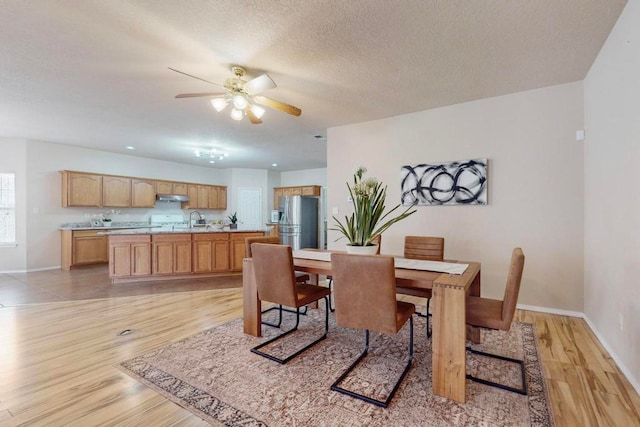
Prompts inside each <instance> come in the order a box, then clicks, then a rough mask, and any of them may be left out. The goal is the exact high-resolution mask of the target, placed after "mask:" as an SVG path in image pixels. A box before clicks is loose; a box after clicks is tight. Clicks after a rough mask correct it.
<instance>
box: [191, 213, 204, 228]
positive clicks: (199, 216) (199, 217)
mask: <svg viewBox="0 0 640 427" xmlns="http://www.w3.org/2000/svg"><path fill="white" fill-rule="evenodd" d="M193 214H198V219H199V220H201V219H203V218H202V215H200V212H198V211H193V212H191V213H190V214H189V227H193V224H192V223H191V221H193V219H192V217H193Z"/></svg>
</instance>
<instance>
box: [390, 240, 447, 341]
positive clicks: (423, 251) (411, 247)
mask: <svg viewBox="0 0 640 427" xmlns="http://www.w3.org/2000/svg"><path fill="white" fill-rule="evenodd" d="M404 257H405V258H409V259H420V260H427V261H443V260H444V237H431V236H405V238H404ZM398 292H399V293H401V294H405V295H411V296H414V297H420V298H426V299H427V303H426V304H425V309H426V312H425V314H422V313H419V312H416V314H417V315H418V316H420V317H425V318H426V319H427V339H428V338H430V337H431V328H430V326H429V302H430V301H431V296H432V293H431V289H424V290H418V289H414V290H408V289H405V288H402V287H399V288H398Z"/></svg>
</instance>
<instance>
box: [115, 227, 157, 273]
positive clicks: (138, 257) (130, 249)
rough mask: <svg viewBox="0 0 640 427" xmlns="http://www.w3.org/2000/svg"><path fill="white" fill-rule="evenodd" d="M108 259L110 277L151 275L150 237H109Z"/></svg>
mask: <svg viewBox="0 0 640 427" xmlns="http://www.w3.org/2000/svg"><path fill="white" fill-rule="evenodd" d="M109 258H110V262H109V276H110V277H120V278H122V277H136V276H149V275H151V236H150V235H148V234H147V235H139V236H136V235H129V236H111V237H110V238H109Z"/></svg>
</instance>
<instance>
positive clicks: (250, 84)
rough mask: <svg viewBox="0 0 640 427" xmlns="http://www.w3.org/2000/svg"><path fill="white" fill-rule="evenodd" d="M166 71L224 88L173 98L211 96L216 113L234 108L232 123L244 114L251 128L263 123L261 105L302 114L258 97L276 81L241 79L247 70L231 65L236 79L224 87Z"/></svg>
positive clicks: (265, 75) (182, 94)
mask: <svg viewBox="0 0 640 427" xmlns="http://www.w3.org/2000/svg"><path fill="white" fill-rule="evenodd" d="M169 69H170V70H171V71H175V72H176V73H180V74H184V75H185V76H189V77H192V78H194V79H198V80H201V81H203V82H206V83H210V84H212V85H215V86H221V87H223V88H224V89H225V91H224V92H203V93H181V94H178V95H176V98H196V97H210V98H213V99H212V100H211V103H212V104H213V108H215V109H216V111H218V112H220V111H222V110H224V109H225V108H226V106H227V105H229V104H231V106H232V107H233V109H232V110H231V118H232V119H234V120H242V117H243V115H246V116H247V117H248V118H249V121H250V122H251V123H253V124H254V125H257V124H260V123H262V120H260V118H261V117H262V115H263V114H264V108H262V107H260V105H263V106H265V107H269V108H273V109H276V110H280V111H283V112H285V113H287V114H291V115H292V116H296V117H297V116H299V115H300V114H302V110H301V109H299V108H298V107H294V106H293V105H289V104H285V103H284V102H280V101H276V100H275V99H271V98H267V97H266V96H262V95H261V93H263V92H265V91H267V90H269V89H273V88H275V87H276V84H275V82H274V81H273V80H272V79H271V77H269V75H268V74H262V75H261V76H258V77H256V78H254V79H251V80H249V81H247V80H244V79H243V77H244V75H245V73H246V70H245V69H244V68H243V67H240V66H238V65H234V66H232V67H231V71H232V72H233V74H234V75H235V77H231V78H228V79H227V80H225V82H224V84H222V85H220V84H218V83H214V82H211V81H209V80H205V79H203V78H200V77H196V76H193V75H191V74H187V73H185V72H183V71H179V70H176V69H174V68H171V67H169ZM258 104H259V105H258Z"/></svg>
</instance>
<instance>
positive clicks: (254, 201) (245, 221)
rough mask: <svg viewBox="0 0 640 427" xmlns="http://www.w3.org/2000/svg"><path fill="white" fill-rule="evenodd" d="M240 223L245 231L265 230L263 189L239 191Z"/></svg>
mask: <svg viewBox="0 0 640 427" xmlns="http://www.w3.org/2000/svg"><path fill="white" fill-rule="evenodd" d="M238 221H240V222H241V224H242V228H244V229H254V230H255V229H260V228H263V227H264V226H265V225H264V221H263V218H262V188H239V189H238Z"/></svg>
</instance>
